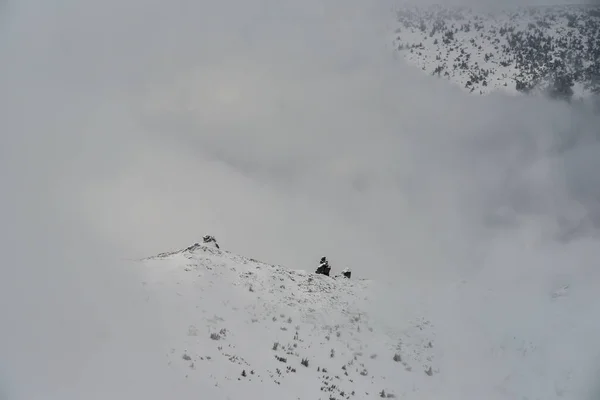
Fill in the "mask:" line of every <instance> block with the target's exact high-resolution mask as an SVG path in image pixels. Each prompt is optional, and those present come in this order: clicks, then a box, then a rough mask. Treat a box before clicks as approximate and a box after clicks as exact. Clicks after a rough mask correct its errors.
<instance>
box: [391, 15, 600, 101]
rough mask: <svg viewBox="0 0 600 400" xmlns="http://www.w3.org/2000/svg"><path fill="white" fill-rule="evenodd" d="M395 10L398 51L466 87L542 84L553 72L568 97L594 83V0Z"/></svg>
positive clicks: (483, 90) (599, 57) (480, 90)
mask: <svg viewBox="0 0 600 400" xmlns="http://www.w3.org/2000/svg"><path fill="white" fill-rule="evenodd" d="M397 15H398V26H397V29H396V31H395V35H394V38H393V42H394V46H395V47H396V49H397V50H398V51H400V53H401V54H402V57H403V58H404V59H405V60H406V61H407V62H409V63H410V64H413V65H415V66H416V67H418V68H420V69H422V70H423V71H424V72H425V73H427V74H430V75H435V76H440V77H443V78H445V79H448V80H450V81H451V82H453V83H455V84H457V85H460V86H461V87H462V88H464V89H465V90H467V91H469V92H472V93H476V94H487V93H490V92H492V91H496V90H500V91H503V92H505V93H511V94H516V93H519V92H524V91H528V90H532V89H536V90H546V89H547V88H548V86H552V85H553V82H554V81H555V80H557V79H558V80H559V83H558V86H565V85H566V86H568V87H571V90H572V91H573V97H574V98H582V97H586V96H589V95H590V94H591V93H594V92H596V93H598V91H599V90H600V84H599V82H600V8H599V7H593V6H574V5H572V6H553V7H528V8H518V9H511V10H506V11H497V10H496V11H493V12H484V11H481V10H476V9H471V8H466V7H454V8H452V7H443V6H433V7H412V8H402V9H400V10H399V11H398V13H397ZM562 79H564V80H565V81H564V82H563V81H562ZM559 91H560V90H559ZM561 94H562V93H561Z"/></svg>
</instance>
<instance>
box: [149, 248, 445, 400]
mask: <svg viewBox="0 0 600 400" xmlns="http://www.w3.org/2000/svg"><path fill="white" fill-rule="evenodd" d="M143 263H144V271H145V274H146V279H145V281H144V282H143V284H144V286H145V288H146V290H147V293H148V298H147V301H148V304H149V306H150V307H156V308H157V309H159V310H162V312H161V315H162V318H164V319H165V320H164V324H165V326H169V327H170V329H172V332H173V334H172V336H171V337H170V338H169V342H170V343H171V347H170V348H169V349H165V362H166V363H168V364H169V365H170V366H171V367H172V368H174V369H177V370H178V371H180V373H181V374H182V375H184V376H185V377H186V378H187V379H188V380H190V382H196V383H198V382H203V384H204V385H211V386H215V387H217V388H219V389H220V390H221V391H222V393H223V398H231V399H243V398H257V399H258V398H263V399H275V398H285V399H292V398H294V399H295V398H298V399H350V398H357V399H361V398H376V397H378V396H381V392H382V391H383V392H384V395H385V396H386V397H392V396H394V395H396V396H403V395H406V393H408V392H414V393H419V392H420V391H421V390H422V389H420V388H426V387H427V385H433V381H434V380H435V379H436V374H437V373H438V372H439V371H438V367H437V365H436V358H435V353H434V350H435V331H434V327H433V325H432V324H431V322H430V321H428V320H427V319H425V318H418V319H416V320H414V321H411V323H412V328H411V329H408V330H404V331H394V330H393V329H391V328H386V327H384V326H381V325H378V324H377V323H374V322H373V321H371V319H370V318H369V315H368V314H367V313H365V311H364V307H363V305H364V304H365V303H366V302H368V301H369V296H370V293H371V282H370V281H367V280H361V279H346V278H344V277H340V276H338V277H335V278H334V277H325V276H322V275H315V274H312V273H307V272H304V271H300V270H288V269H285V268H283V267H281V266H274V265H268V264H264V263H261V262H258V261H256V260H252V259H248V258H245V257H240V256H237V255H234V254H232V253H229V252H227V251H222V250H220V249H217V248H215V247H212V246H210V245H205V244H195V245H193V246H190V247H188V248H186V249H184V250H181V251H177V252H172V253H164V254H160V255H158V256H156V257H152V258H148V259H145V260H143ZM303 361H304V364H303ZM291 393H293V395H291Z"/></svg>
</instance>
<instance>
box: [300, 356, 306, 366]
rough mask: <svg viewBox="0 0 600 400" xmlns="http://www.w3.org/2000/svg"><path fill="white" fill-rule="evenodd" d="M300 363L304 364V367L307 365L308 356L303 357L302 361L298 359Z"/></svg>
mask: <svg viewBox="0 0 600 400" xmlns="http://www.w3.org/2000/svg"><path fill="white" fill-rule="evenodd" d="M300 364H302V365H304V366H305V367H308V358H303V359H302V361H300Z"/></svg>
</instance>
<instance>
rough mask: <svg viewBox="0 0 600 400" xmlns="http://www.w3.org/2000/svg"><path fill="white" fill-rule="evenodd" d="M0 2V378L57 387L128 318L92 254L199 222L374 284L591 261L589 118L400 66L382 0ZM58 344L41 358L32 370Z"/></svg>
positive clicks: (549, 278) (516, 275) (139, 249)
mask: <svg viewBox="0 0 600 400" xmlns="http://www.w3.org/2000/svg"><path fill="white" fill-rule="evenodd" d="M479 4H482V3H481V2H480V3H479ZM3 7H4V9H3V11H2V14H3V15H2V19H1V25H0V82H1V87H2V90H1V91H0V93H1V94H0V127H1V129H0V132H1V134H0V178H1V182H2V191H3V195H2V198H1V199H0V205H1V206H2V207H1V209H0V216H1V221H2V223H1V229H0V233H1V236H0V243H1V245H0V246H1V249H2V254H3V257H4V260H3V264H2V278H1V279H0V282H1V283H0V304H1V305H0V312H1V313H2V314H1V315H2V318H3V320H4V321H6V323H5V322H3V323H2V326H3V329H2V332H1V333H0V339H2V341H3V342H2V343H0V350H2V351H6V354H8V356H6V357H3V359H2V361H0V368H2V367H4V368H5V371H4V372H6V375H5V376H6V377H7V378H6V379H5V380H6V381H7V382H8V383H7V385H8V386H9V387H11V386H12V387H13V389H14V388H17V387H19V385H31V386H30V389H31V390H32V391H35V390H37V389H39V390H43V388H47V386H45V385H52V384H53V383H52V382H55V384H58V383H56V382H65V379H67V378H66V377H67V375H68V374H67V372H66V371H71V369H68V368H67V366H69V368H72V365H73V364H70V361H73V360H76V359H77V357H79V356H80V355H81V352H84V351H86V350H85V349H86V348H87V347H89V346H90V342H88V341H87V340H86V339H85V338H88V339H89V340H91V341H92V342H94V343H96V342H97V343H101V336H102V334H101V333H99V332H102V331H103V329H105V330H108V331H110V329H112V328H114V327H117V326H118V327H122V326H124V325H123V324H124V322H123V321H125V320H128V321H130V317H131V314H130V311H131V310H134V309H135V306H134V305H133V304H135V300H134V299H135V298H136V296H135V292H134V291H133V289H132V287H135V284H136V282H137V279H138V278H137V277H136V276H133V275H131V274H130V273H128V272H124V271H123V269H122V268H120V267H119V266H118V263H117V262H115V261H114V260H117V259H118V258H119V257H138V256H146V255H152V254H156V253H158V252H161V251H166V250H171V249H177V248H182V247H185V246H187V245H189V244H191V243H193V242H196V241H200V240H201V237H202V235H204V234H213V235H215V236H216V237H217V239H218V240H219V241H220V242H221V245H222V246H223V247H224V248H226V249H230V250H232V251H234V252H237V253H240V254H244V255H248V256H253V257H256V258H259V259H263V260H265V261H267V262H272V263H280V264H285V265H287V266H289V267H291V268H298V269H312V268H314V267H315V263H316V261H317V260H318V259H319V257H321V256H323V255H326V256H328V257H329V259H330V261H331V263H332V266H333V268H334V269H340V270H341V269H342V268H343V267H345V266H350V267H352V268H353V269H354V270H355V271H356V274H358V275H359V276H365V277H372V278H375V279H383V278H385V277H392V278H395V279H397V280H399V281H400V280H402V281H405V280H407V281H411V280H414V281H423V280H425V281H431V280H438V281H443V282H455V281H458V280H460V279H463V278H465V277H473V276H476V277H478V278H477V279H490V280H492V281H494V280H499V279H500V280H502V279H504V280H506V282H507V284H510V282H514V281H518V279H520V278H521V277H525V278H527V279H531V280H532V281H534V282H533V283H532V284H533V285H535V286H536V287H538V286H539V288H540V290H546V289H548V288H550V287H551V286H552V285H554V284H556V283H557V281H556V276H560V277H562V278H564V279H566V280H569V279H570V278H569V277H571V276H578V277H584V278H583V282H585V281H586V280H587V281H588V282H593V281H590V279H592V278H597V277H598V274H597V272H596V269H597V261H598V259H599V258H598V257H599V254H600V245H599V243H597V223H598V221H599V220H598V218H600V217H599V215H598V198H599V196H600V193H599V192H598V188H599V187H600V178H598V176H599V175H598V174H597V171H598V170H599V168H600V161H599V160H600V157H599V156H600V154H599V143H598V137H597V127H598V126H600V119H599V118H598V116H594V115H592V114H591V113H589V112H586V111H574V110H571V109H570V108H569V107H568V106H567V105H565V104H559V103H552V102H548V101H546V100H543V99H533V98H511V97H505V96H503V95H493V96H489V97H485V98H481V97H470V96H468V95H466V94H464V93H463V92H462V91H460V90H459V89H457V88H454V87H452V86H449V85H447V84H446V83H444V82H443V81H437V80H432V79H431V78H429V77H427V76H425V75H423V74H421V72H420V71H418V70H414V69H411V68H409V67H407V66H405V65H403V64H402V63H401V62H400V61H399V60H397V59H395V58H394V57H393V54H392V53H391V52H390V46H389V45H390V42H389V40H390V39H391V36H389V33H390V32H391V30H392V29H393V19H392V17H393V15H392V14H391V13H390V10H391V9H392V8H393V4H392V3H391V2H389V1H380V2H377V1H375V2H374V1H368V2H367V1H358V0H351V1H348V0H346V1H343V2H342V1H337V0H335V1H328V2H324V1H322V0H318V1H317V0H309V1H302V2H291V1H281V0H277V1H275V0H260V1H255V2H248V1H234V0H230V1H221V2H216V1H215V2H208V1H191V0H171V1H169V2H165V1H158V0H146V1H141V0H118V1H117V0H108V1H102V2H82V1H75V0H59V1H54V2H48V1H33V0H19V1H8V2H5V3H4V5H3ZM594 219H595V220H594ZM525 260H527V261H525ZM546 268H547V269H548V270H549V271H547V270H546ZM546 273H547V275H544V274H546ZM541 276H546V277H544V278H541ZM532 277H540V278H539V280H536V279H533V278H532ZM523 290H524V291H525V289H523ZM590 290H591V289H590ZM583 293H590V292H583ZM124 302H125V303H127V302H128V304H132V306H131V307H132V308H131V310H128V309H125V310H124V309H123V308H122V306H121V305H122V304H123V303H124ZM91 309H93V310H96V311H95V313H91V311H90V310H91ZM117 310H118V311H117ZM131 312H132V311H131ZM69 316H70V317H69ZM71 317H73V318H71ZM139 318H140V319H143V321H145V322H144V323H147V324H152V323H153V322H151V318H148V320H146V319H144V318H145V317H143V316H140V317H139ZM63 319H64V321H63ZM125 325H127V327H129V326H131V329H130V330H128V329H129V328H126V329H125V328H124V329H125V331H126V333H130V334H131V335H133V336H135V335H137V334H138V333H140V330H141V331H143V332H146V333H145V334H146V335H150V336H151V335H152V334H149V333H147V332H148V331H152V329H149V328H147V327H145V328H144V329H142V328H140V325H139V324H138V325H134V324H132V323H131V324H125ZM149 326H150V325H149ZM154 328H156V330H159V327H154ZM40 331H44V332H45V334H44V335H40ZM85 335H88V336H85ZM89 335H92V336H93V335H100V336H99V337H100V338H96V337H95V336H93V338H90V336H89ZM40 337H43V338H45V339H44V340H45V341H41V340H40ZM126 338H127V336H124V338H123V339H120V340H121V341H119V342H118V343H119V345H122V346H123V348H128V347H127V345H126V344H127V343H128V342H126ZM96 339H97V340H96ZM94 340H96V341H94ZM151 343H154V342H153V341H152V339H150V338H149V339H148V341H147V345H148V346H151ZM143 346H144V343H141V344H140V350H139V352H140V354H143V353H144V351H143V349H142V348H143ZM123 348H121V347H118V346H117V345H116V344H115V346H114V347H113V350H112V351H117V350H115V349H120V350H123ZM9 349H10V351H9ZM65 349H68V351H66V350H65ZM132 351H133V350H132ZM60 354H62V355H65V357H66V358H65V360H66V361H65V369H64V370H61V368H60V367H56V366H55V367H54V368H52V371H53V373H55V374H57V375H56V376H54V375H52V374H50V375H48V374H45V373H44V372H43V371H45V370H46V368H50V367H51V366H52V365H53V363H52V359H53V357H56V356H57V355H60ZM106 354H113V353H110V352H108V353H106ZM69 357H72V358H69ZM106 357H107V359H109V358H108V357H109V356H106ZM133 359H134V358H133V357H132V360H133ZM7 360H8V361H7ZM3 362H4V363H5V364H4V365H3V364H2V363H3ZM131 362H132V363H133V364H132V365H136V364H135V363H136V362H139V363H140V365H141V362H140V361H139V360H136V361H131ZM32 365H33V367H32ZM28 368H33V369H34V371H33V372H32V371H29V374H30V376H29V377H27V376H26V375H24V373H23V371H27V369H28ZM36 371H37V372H36ZM0 372H2V370H0ZM61 373H64V374H65V375H64V376H63V375H61ZM140 374H141V372H140ZM144 374H145V375H146V376H148V374H149V372H148V371H144ZM44 376H45V378H44V379H45V380H46V382H44V379H42V377H44ZM0 377H2V375H1V374H0ZM37 378H39V380H38V379H37ZM54 378H55V379H54ZM27 379H29V381H27ZM140 379H141V378H140ZM0 384H2V380H0ZM149 390H150V389H149ZM32 393H33V392H32ZM150 393H153V392H150ZM0 395H1V393H0ZM28 395H29V396H30V397H29V399H32V398H34V397H31V396H33V395H32V394H31V393H29V394H28ZM39 398H42V397H39ZM46 398H47V397H46ZM148 398H150V397H148Z"/></svg>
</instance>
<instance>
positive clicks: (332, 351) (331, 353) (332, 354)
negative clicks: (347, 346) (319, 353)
mask: <svg viewBox="0 0 600 400" xmlns="http://www.w3.org/2000/svg"><path fill="white" fill-rule="evenodd" d="M329 357H330V358H333V357H335V350H333V349H331V352H330V353H329Z"/></svg>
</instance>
